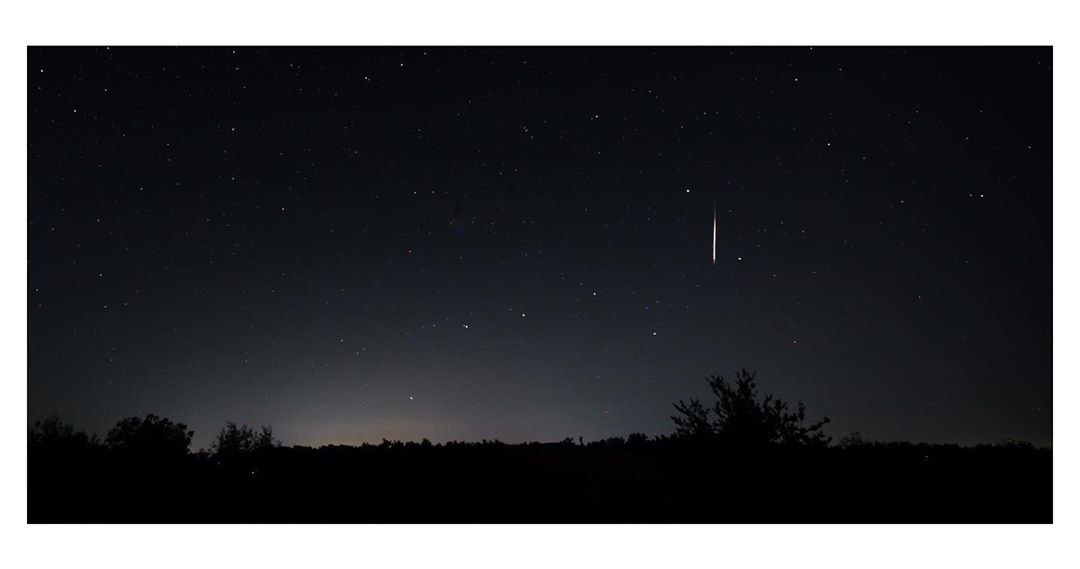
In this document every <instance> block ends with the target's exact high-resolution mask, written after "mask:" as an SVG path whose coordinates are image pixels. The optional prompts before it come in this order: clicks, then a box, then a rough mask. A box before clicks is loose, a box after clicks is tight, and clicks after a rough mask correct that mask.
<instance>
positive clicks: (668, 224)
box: [28, 47, 1052, 448]
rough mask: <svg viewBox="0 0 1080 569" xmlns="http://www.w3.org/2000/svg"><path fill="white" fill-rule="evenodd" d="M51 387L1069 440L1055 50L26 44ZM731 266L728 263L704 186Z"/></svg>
mask: <svg viewBox="0 0 1080 569" xmlns="http://www.w3.org/2000/svg"><path fill="white" fill-rule="evenodd" d="M28 62H29V87H28V88H29V108H28V129H29V139H28V145H29V146H28V154H29V164H28V168H29V170H28V176H29V188H28V198H29V211H28V223H29V229H28V232H29V235H28V238H29V251H28V254H29V266H28V306H29V311H30V312H29V323H28V327H29V346H28V349H29V378H28V388H29V401H28V403H29V417H30V419H37V418H42V417H45V416H48V415H50V414H54V413H55V414H57V415H59V416H60V417H61V418H63V419H65V420H67V421H70V422H72V423H74V424H76V425H77V426H79V427H82V428H85V429H88V430H91V431H96V432H98V433H103V432H105V431H107V430H108V428H109V427H110V426H111V425H112V424H114V423H115V422H116V421H117V420H119V419H121V418H123V417H126V416H130V415H137V414H138V415H141V414H146V413H155V414H158V415H164V416H166V417H169V418H171V419H173V420H178V421H183V422H186V423H187V424H188V425H189V426H191V427H192V428H193V429H194V430H195V431H196V435H195V440H194V445H193V446H195V447H196V448H198V447H201V446H207V445H208V444H209V442H210V438H211V436H212V435H213V434H214V433H215V432H216V431H217V430H218V429H219V428H220V427H221V426H222V425H223V424H224V423H225V421H227V420H232V421H237V422H246V423H248V424H253V425H254V424H270V425H273V427H274V430H275V434H276V435H277V436H278V437H279V438H281V439H282V440H284V441H285V442H286V443H290V444H293V443H295V444H324V443H360V442H363V441H369V442H378V441H379V440H381V439H383V438H388V439H403V440H408V439H420V438H422V437H428V438H430V439H431V440H433V441H446V440H479V439H482V438H487V439H500V440H503V441H507V442H518V441H523V440H541V441H552V440H561V439H562V438H564V437H568V436H569V437H575V438H576V437H578V436H582V437H584V439H585V440H590V439H596V438H600V437H608V436H616V435H626V434H628V433H630V432H644V433H647V434H661V433H670V432H671V431H672V430H673V426H672V424H671V420H670V418H669V417H670V415H671V414H672V411H673V409H672V405H671V404H672V402H673V401H675V400H678V399H680V398H686V397H691V396H698V397H702V396H705V395H706V394H707V390H708V387H707V385H706V382H705V377H706V376H707V375H708V374H712V373H717V374H724V375H729V376H730V375H731V374H732V372H734V371H735V370H736V369H740V368H748V369H751V370H758V371H759V383H760V386H761V388H762V389H763V390H764V391H769V392H775V393H777V394H779V395H780V396H782V397H784V398H786V399H790V400H800V399H801V400H803V401H805V402H806V405H807V408H808V411H809V416H810V418H813V419H817V418H819V417H821V416H822V415H827V416H829V417H831V418H832V423H831V424H830V425H829V429H830V433H831V434H833V435H834V436H838V437H839V436H843V435H845V434H847V433H849V432H852V431H861V432H862V433H863V435H864V436H866V437H867V438H873V439H882V440H894V439H903V440H917V441H932V442H958V443H976V442H998V441H1001V440H1003V439H1006V438H1014V439H1023V440H1028V441H1031V442H1034V443H1036V444H1040V445H1049V444H1050V443H1051V442H1052V431H1051V419H1052V414H1051V411H1052V407H1051V390H1052V384H1051V308H1052V305H1051V276H1052V265H1051V249H1052V241H1051V206H1052V193H1051V192H1052V185H1051V182H1052V161H1051V150H1052V148H1051V144H1050V143H1051V119H1052V111H1051V81H1052V60H1051V51H1050V49H1049V48H977V49H967V48H964V49H960V48H945V49H933V48H915V49H901V48H874V49H863V48H813V49H810V48H735V49H732V48H606V49H598V48H305V49H294V48H252V47H244V48H235V49H233V48H111V49H110V48H104V47H102V48H30V49H29V50H28ZM714 200H715V207H716V210H717V216H718V228H717V231H718V236H717V242H716V244H717V261H716V264H715V266H714V265H713V264H712V263H711V261H710V256H711V250H712V245H713V242H712V221H713V207H714Z"/></svg>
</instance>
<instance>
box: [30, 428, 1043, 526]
mask: <svg viewBox="0 0 1080 569" xmlns="http://www.w3.org/2000/svg"><path fill="white" fill-rule="evenodd" d="M1051 462H1052V456H1051V451H1049V450H1045V449H1034V448H1030V447H1025V446H980V447H974V448H961V447H955V446H940V445H912V444H906V443H905V444H897V443H893V444H864V445H859V446H854V447H848V448H837V447H831V448H818V449H811V448H787V449H784V448H777V447H773V448H768V449H757V450H747V449H731V448H727V449H725V448H719V447H716V446H713V445H701V444H694V443H692V442H689V441H685V440H679V439H666V440H636V441H634V440H633V439H631V441H629V442H627V441H622V440H620V439H617V440H615V441H608V442H600V443H590V444H588V445H585V446H582V445H578V444H571V443H569V442H566V443H559V444H529V445H504V444H500V443H476V444H455V443H451V444H448V445H427V444H416V443H408V444H401V443H385V444H383V445H380V446H363V447H341V446H336V447H322V448H318V449H313V448H306V447H278V448H269V449H262V450H260V451H257V452H252V453H248V454H244V455H237V456H232V457H225V458H222V457H214V456H209V455H206V454H188V455H183V456H171V457H169V456H146V455H132V454H123V453H118V452H116V451H114V450H110V449H107V448H104V447H101V446H90V447H86V446H83V447H77V448H74V449H35V448H31V451H30V464H29V512H28V517H29V521H30V522H31V523H51V522H358V523H359V522H566V523H572V522H586V523H587V522H606V523H618V522H654V523H665V522H710V523H724V522H740V523H742V522H969V523H970V522H1013V523H1049V522H1051V521H1052V511H1051Z"/></svg>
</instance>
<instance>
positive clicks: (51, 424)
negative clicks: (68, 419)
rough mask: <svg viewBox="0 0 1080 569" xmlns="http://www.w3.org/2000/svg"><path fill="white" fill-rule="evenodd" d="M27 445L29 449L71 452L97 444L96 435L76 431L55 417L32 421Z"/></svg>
mask: <svg viewBox="0 0 1080 569" xmlns="http://www.w3.org/2000/svg"><path fill="white" fill-rule="evenodd" d="M29 443H30V447H31V448H42V449H55V450H71V449H74V448H78V447H89V446H95V445H97V444H98V439H97V435H87V434H86V432H85V431H77V430H75V427H74V426H73V425H71V424H70V423H65V422H64V421H61V420H60V418H59V417H57V416H56V415H52V416H50V417H48V418H47V419H44V420H39V421H34V424H33V426H31V427H30V432H29Z"/></svg>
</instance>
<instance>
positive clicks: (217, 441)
mask: <svg viewBox="0 0 1080 569" xmlns="http://www.w3.org/2000/svg"><path fill="white" fill-rule="evenodd" d="M278 446H281V441H279V440H277V439H275V438H274V431H273V429H271V428H270V426H268V425H263V426H262V427H260V428H259V431H258V432H256V431H255V429H253V428H251V427H249V426H247V425H237V424H236V423H234V422H232V421H226V423H225V426H224V427H222V429H221V431H220V432H218V434H217V435H216V436H215V437H214V442H213V443H212V444H211V453H212V454H213V455H214V457H215V458H217V459H219V460H221V459H226V460H228V459H231V458H235V457H238V456H241V455H246V454H250V453H253V452H258V451H263V450H267V449H271V448H274V447H278Z"/></svg>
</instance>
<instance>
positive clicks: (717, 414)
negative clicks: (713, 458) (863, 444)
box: [671, 369, 832, 446]
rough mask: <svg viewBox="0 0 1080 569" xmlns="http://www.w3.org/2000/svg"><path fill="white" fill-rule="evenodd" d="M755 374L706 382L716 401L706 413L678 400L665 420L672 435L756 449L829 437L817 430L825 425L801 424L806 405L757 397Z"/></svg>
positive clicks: (692, 403) (696, 404)
mask: <svg viewBox="0 0 1080 569" xmlns="http://www.w3.org/2000/svg"><path fill="white" fill-rule="evenodd" d="M756 377H757V372H752V373H751V372H748V371H746V370H745V369H744V370H741V371H739V372H736V374H735V381H734V382H729V381H727V380H726V379H724V378H723V377H717V376H715V375H714V376H711V377H709V378H708V381H709V387H711V388H712V392H713V394H714V395H715V396H716V402H715V403H714V404H713V406H712V407H711V408H706V407H705V406H704V405H702V403H701V401H699V400H697V399H690V400H689V401H681V400H680V401H678V402H677V403H675V410H676V412H677V413H678V414H676V415H673V416H672V417H671V419H672V421H674V422H675V432H676V434H677V435H679V436H681V437H690V438H698V439H701V438H710V439H716V440H719V441H721V442H724V443H727V444H734V445H741V446H760V445H768V444H784V445H825V444H828V443H829V441H830V440H832V439H831V438H830V437H828V436H826V435H825V433H823V432H822V431H821V429H822V427H824V426H825V424H826V423H828V422H829V418H828V417H825V418H824V419H822V420H821V421H818V422H816V423H813V424H810V425H807V424H806V406H805V405H803V403H802V402H801V401H800V402H799V403H798V404H797V406H796V408H795V409H794V410H791V409H790V408H789V407H788V404H787V403H786V402H785V401H783V400H782V399H780V398H778V397H775V396H773V395H772V394H768V395H765V396H764V397H761V396H760V395H759V394H758V389H757V383H756Z"/></svg>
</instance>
